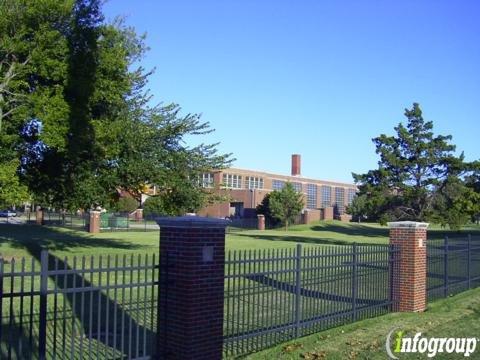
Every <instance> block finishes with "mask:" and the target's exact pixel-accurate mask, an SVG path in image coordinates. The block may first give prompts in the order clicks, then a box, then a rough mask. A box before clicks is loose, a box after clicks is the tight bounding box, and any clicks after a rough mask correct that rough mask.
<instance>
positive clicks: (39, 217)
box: [35, 207, 45, 225]
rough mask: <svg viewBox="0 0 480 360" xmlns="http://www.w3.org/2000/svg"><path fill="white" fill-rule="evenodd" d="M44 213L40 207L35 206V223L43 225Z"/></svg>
mask: <svg viewBox="0 0 480 360" xmlns="http://www.w3.org/2000/svg"><path fill="white" fill-rule="evenodd" d="M44 216H45V214H44V212H43V209H42V208H40V207H37V210H36V212H35V223H36V224H37V225H43V224H45V218H44Z"/></svg>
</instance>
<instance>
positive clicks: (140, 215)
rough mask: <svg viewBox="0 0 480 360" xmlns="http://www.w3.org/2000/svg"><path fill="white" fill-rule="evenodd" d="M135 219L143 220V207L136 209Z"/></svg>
mask: <svg viewBox="0 0 480 360" xmlns="http://www.w3.org/2000/svg"><path fill="white" fill-rule="evenodd" d="M135 220H137V221H141V220H143V209H137V210H135Z"/></svg>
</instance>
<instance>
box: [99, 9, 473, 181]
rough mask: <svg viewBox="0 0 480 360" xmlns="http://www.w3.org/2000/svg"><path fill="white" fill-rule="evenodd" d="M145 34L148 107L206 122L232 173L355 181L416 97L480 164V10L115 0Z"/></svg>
mask: <svg viewBox="0 0 480 360" xmlns="http://www.w3.org/2000/svg"><path fill="white" fill-rule="evenodd" d="M104 11H105V14H106V16H107V19H113V18H114V17H115V16H117V15H122V16H125V17H126V22H127V24H128V25H131V26H133V27H135V29H136V30H137V32H138V33H147V40H146V42H147V44H148V45H149V46H150V48H151V50H150V51H149V52H148V54H147V56H146V58H145V59H144V60H143V65H144V66H145V67H146V68H147V69H150V68H153V67H155V68H156V72H155V74H154V75H153V76H152V77H151V79H150V84H149V86H150V88H151V92H152V94H153V95H154V99H155V101H156V102H163V103H170V102H175V103H178V104H180V105H181V107H182V109H183V112H184V113H202V119H203V120H205V121H208V122H210V123H211V125H212V127H213V128H215V129H216V131H215V133H214V134H212V135H210V136H208V137H206V138H205V139H204V140H205V141H206V142H220V143H221V144H220V145H219V149H220V150H221V151H222V152H232V153H233V154H234V157H235V158H236V159H237V160H236V162H235V164H234V166H236V167H240V168H248V169H255V170H265V171H270V172H278V173H282V174H288V173H289V172H290V155H291V154H292V153H300V154H302V175H304V176H308V177H314V178H320V179H326V180H338V181H348V182H351V181H352V177H351V172H365V171H367V170H369V169H372V168H375V167H376V164H377V160H378V159H377V156H376V154H375V151H374V146H373V143H372V142H371V138H373V137H375V136H378V135H379V134H380V133H387V134H393V131H394V130H393V127H394V126H396V125H397V124H398V123H399V122H400V121H404V119H405V118H404V116H403V112H404V109H405V108H406V107H411V104H412V103H413V102H419V103H420V105H421V107H422V109H423V111H424V118H425V119H426V120H432V121H433V122H434V130H435V132H436V133H437V134H443V135H446V134H451V135H453V143H454V144H456V145H457V150H458V151H464V152H465V155H466V158H467V160H475V159H479V158H480V150H479V149H480V147H479V146H478V141H479V139H480V131H479V130H480V41H479V39H480V21H478V19H479V18H480V2H479V1H475V0H471V1H467V0H465V1H463V0H462V1H453V0H450V1H444V0H435V1H434V0H431V1H427V0H422V1H419V0H415V1H413V0H402V1H393V0H384V1H380V0H377V1H373V0H372V1H361V0H357V1H353V0H352V1H346V0H345V1H333V0H332V1H321V0H317V1H313V0H312V1H307V0H297V1H293V0H290V1H286V0H275V1H267V0H236V1H233V0H217V1H209V0H202V1H198V0H196V1H193V0H192V1H186V0H175V1H155V0H137V1H131V0H110V1H109V2H107V3H106V4H105V6H104Z"/></svg>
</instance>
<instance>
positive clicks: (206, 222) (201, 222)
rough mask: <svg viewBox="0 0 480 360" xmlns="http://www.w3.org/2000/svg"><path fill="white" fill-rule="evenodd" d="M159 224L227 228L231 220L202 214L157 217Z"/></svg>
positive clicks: (177, 226) (178, 226)
mask: <svg viewBox="0 0 480 360" xmlns="http://www.w3.org/2000/svg"><path fill="white" fill-rule="evenodd" d="M155 220H156V222H157V224H158V225H159V226H160V227H162V226H164V227H176V228H220V229H221V228H225V227H227V226H228V224H229V223H230V221H229V220H225V219H216V218H207V217H201V216H178V217H174V216H167V217H160V218H157V219H155Z"/></svg>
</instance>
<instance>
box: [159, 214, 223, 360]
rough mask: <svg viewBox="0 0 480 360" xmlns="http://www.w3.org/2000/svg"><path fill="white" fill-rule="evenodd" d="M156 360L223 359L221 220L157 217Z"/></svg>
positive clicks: (190, 217)
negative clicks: (158, 242)
mask: <svg viewBox="0 0 480 360" xmlns="http://www.w3.org/2000/svg"><path fill="white" fill-rule="evenodd" d="M157 223H158V225H159V226H160V285H159V301H158V333H157V334H158V335H157V336H158V338H157V356H156V358H158V359H182V360H183V359H185V360H188V359H208V360H210V359H211V360H220V359H221V358H222V348H223V303H224V288H223V287H224V281H225V279H224V267H225V227H226V226H227V224H228V221H226V220H223V219H214V218H203V217H196V216H184V217H178V218H159V219H157Z"/></svg>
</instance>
